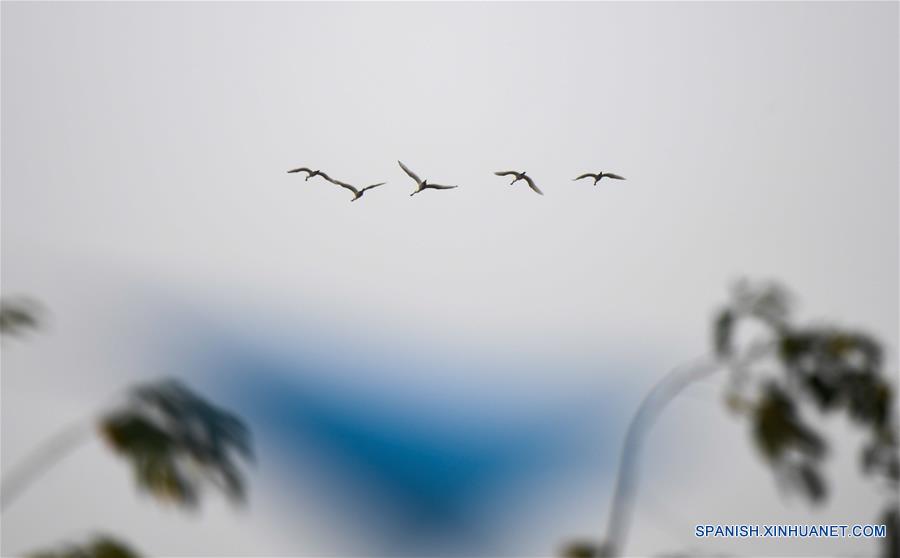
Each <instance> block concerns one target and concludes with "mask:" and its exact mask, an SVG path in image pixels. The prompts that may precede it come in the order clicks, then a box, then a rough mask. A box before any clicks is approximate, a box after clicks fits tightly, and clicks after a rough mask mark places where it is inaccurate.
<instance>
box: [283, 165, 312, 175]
mask: <svg viewBox="0 0 900 558" xmlns="http://www.w3.org/2000/svg"><path fill="white" fill-rule="evenodd" d="M293 172H305V173H306V174H312V173H313V171H311V170H309V169H308V168H306V167H300V168H299V169H291V170H289V171H288V174H291V173H293Z"/></svg>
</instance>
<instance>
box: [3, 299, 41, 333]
mask: <svg viewBox="0 0 900 558" xmlns="http://www.w3.org/2000/svg"><path fill="white" fill-rule="evenodd" d="M40 313H41V307H40V305H39V304H38V303H37V302H35V301H34V300H32V299H30V298H25V297H17V298H6V299H3V300H0V333H2V334H4V335H22V334H23V333H25V332H26V331H28V330H31V329H37V328H38V326H39V325H40V318H39V315H40Z"/></svg>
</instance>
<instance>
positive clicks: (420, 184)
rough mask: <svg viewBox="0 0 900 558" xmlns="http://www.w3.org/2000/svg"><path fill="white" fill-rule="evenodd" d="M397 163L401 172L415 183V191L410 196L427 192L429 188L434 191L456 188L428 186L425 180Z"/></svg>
mask: <svg viewBox="0 0 900 558" xmlns="http://www.w3.org/2000/svg"><path fill="white" fill-rule="evenodd" d="M397 162H398V163H400V168H401V169H403V172H405V173H406V174H408V175H409V177H410V178H412V179H413V180H415V181H416V190H415V191H414V192H413V193H412V194H410V196H415V195H416V194H418V193H419V192H421V191H422V190H427V189H429V188H432V189H434V190H450V189H451V188H456V186H441V185H440V184H429V183H428V181H427V180H422V179H421V178H419V177H418V176H417V175H416V173H414V172H413V171H411V170H409V169H408V168H407V167H406V165H404V164H403V163H401V162H400V161H397Z"/></svg>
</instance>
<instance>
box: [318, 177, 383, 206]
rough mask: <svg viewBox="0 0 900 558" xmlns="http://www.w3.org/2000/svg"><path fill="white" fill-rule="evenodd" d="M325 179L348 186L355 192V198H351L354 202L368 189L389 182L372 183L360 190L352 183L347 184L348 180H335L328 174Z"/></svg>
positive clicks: (342, 186) (343, 186)
mask: <svg viewBox="0 0 900 558" xmlns="http://www.w3.org/2000/svg"><path fill="white" fill-rule="evenodd" d="M325 180H327V181H328V182H331V183H332V184H336V185H338V186H340V187H341V188H346V189H348V190H350V191H351V192H353V199H352V200H350V201H352V202H355V201H356V200H358V199H359V198H361V197H362V195H363V194H364V193H365V192H366V190H371V189H372V188H378V187H379V186H383V185H384V184H387V182H379V183H378V184H372V185H371V186H366V187H365V188H363V189H362V190H360V189H358V188H357V187H356V186H353V185H352V184H347V183H346V182H341V181H340V180H334V179H333V178H329V177H327V176H326V177H325Z"/></svg>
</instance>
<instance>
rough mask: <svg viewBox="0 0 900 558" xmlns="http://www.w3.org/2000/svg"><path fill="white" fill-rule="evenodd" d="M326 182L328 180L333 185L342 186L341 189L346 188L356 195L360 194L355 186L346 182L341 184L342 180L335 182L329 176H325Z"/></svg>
mask: <svg viewBox="0 0 900 558" xmlns="http://www.w3.org/2000/svg"><path fill="white" fill-rule="evenodd" d="M325 180H327V181H328V182H331V183H332V184H335V185H337V186H340V187H341V188H346V189H348V190H350V191H351V192H353V193H354V194H358V193H359V191H358V190H357V189H356V187H355V186H353V185H351V184H347V183H346V182H341V181H340V180H335V179H333V178H331V177H329V176H325Z"/></svg>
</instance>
